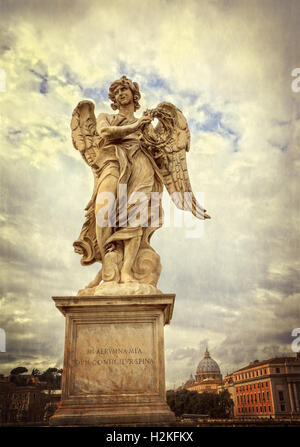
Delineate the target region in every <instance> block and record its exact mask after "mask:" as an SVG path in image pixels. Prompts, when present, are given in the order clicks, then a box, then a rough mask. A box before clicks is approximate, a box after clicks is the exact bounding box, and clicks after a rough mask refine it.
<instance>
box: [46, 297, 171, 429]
mask: <svg viewBox="0 0 300 447" xmlns="http://www.w3.org/2000/svg"><path fill="white" fill-rule="evenodd" d="M53 299H54V301H55V304H56V306H57V307H58V309H59V310H60V311H61V312H62V313H63V314H64V315H65V316H66V339H65V356H64V372H63V380H62V400H61V403H60V404H59V407H58V409H57V411H56V413H55V414H54V416H52V418H51V419H50V425H106V424H112V425H118V424H119V425H126V424H129V425H130V424H147V425H148V424H160V423H161V424H163V423H171V422H174V421H175V416H174V414H173V413H172V412H171V410H170V409H169V407H168V405H167V404H166V397H165V369H164V325H165V324H168V323H169V322H170V320H171V317H172V311H173V306H174V299H175V295H171V294H168V295H166V294H159V295H140V296H139V295H132V296H128V295H127V296H92V297H85V296H82V297H55V298H53Z"/></svg>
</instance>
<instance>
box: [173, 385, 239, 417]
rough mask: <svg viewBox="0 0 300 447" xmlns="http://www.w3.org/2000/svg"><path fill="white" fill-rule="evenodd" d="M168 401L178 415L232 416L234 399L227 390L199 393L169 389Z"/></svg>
mask: <svg viewBox="0 0 300 447" xmlns="http://www.w3.org/2000/svg"><path fill="white" fill-rule="evenodd" d="M167 403H168V405H169V407H170V408H171V410H172V411H174V413H175V415H176V416H181V415H182V414H184V413H187V414H207V415H208V416H209V417H210V418H228V417H230V416H231V413H232V407H233V401H232V399H231V398H230V394H229V392H228V391H227V390H225V391H222V392H221V393H220V394H216V393H207V392H205V393H201V394H199V393H197V391H188V390H180V391H177V392H176V391H167Z"/></svg>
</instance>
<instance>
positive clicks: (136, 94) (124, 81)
mask: <svg viewBox="0 0 300 447" xmlns="http://www.w3.org/2000/svg"><path fill="white" fill-rule="evenodd" d="M120 85H122V86H125V87H128V88H129V89H130V90H131V91H132V96H133V103H134V111H136V110H137V109H139V108H140V107H141V106H140V105H139V99H141V94H140V89H139V84H138V83H137V82H133V81H132V80H131V79H128V78H127V77H126V76H122V77H121V78H120V79H117V80H116V81H114V82H113V83H112V84H111V86H110V87H109V91H108V97H109V99H110V100H111V101H112V104H111V105H110V106H111V108H112V109H113V110H117V109H118V108H119V106H118V104H117V102H116V98H115V90H116V88H117V87H119V86H120Z"/></svg>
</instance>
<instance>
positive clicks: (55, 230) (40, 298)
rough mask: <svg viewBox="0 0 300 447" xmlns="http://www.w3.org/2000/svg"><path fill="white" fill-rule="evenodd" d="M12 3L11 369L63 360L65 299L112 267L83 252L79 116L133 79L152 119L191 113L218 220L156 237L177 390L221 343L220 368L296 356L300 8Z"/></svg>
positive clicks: (5, 160) (7, 271)
mask: <svg viewBox="0 0 300 447" xmlns="http://www.w3.org/2000/svg"><path fill="white" fill-rule="evenodd" d="M0 11H1V19H0V68H1V70H0V104H1V106H0V107H1V115H0V119H1V130H0V132H1V135H0V141H1V143H0V150H1V214H0V224H1V234H0V244H1V245H0V251H1V261H0V262H1V295H0V312H1V315H0V327H1V328H3V329H4V330H5V331H6V336H7V346H6V351H7V352H6V353H0V372H2V373H8V372H9V371H10V369H11V368H12V367H15V366H19V365H24V366H26V367H27V368H28V369H29V370H30V369H31V368H33V367H37V368H40V369H44V368H47V367H49V366H59V367H60V366H61V365H62V359H63V343H64V318H63V316H62V315H61V314H60V313H59V312H58V311H57V309H56V308H55V306H54V303H53V301H52V299H51V297H52V296H64V295H74V294H76V293H77V291H78V289H80V288H82V287H83V286H84V285H86V284H87V283H88V282H89V281H90V280H91V279H92V278H93V276H94V274H95V273H96V271H97V266H90V267H82V266H81V265H80V257H79V256H78V255H76V254H75V253H74V252H73V247H72V243H73V241H74V240H75V239H76V238H77V236H78V234H79V232H80V229H81V225H82V223H83V219H84V207H85V205H86V204H87V202H88V201H89V199H90V195H91V191H92V184H93V182H92V174H91V172H90V171H89V168H88V167H87V166H86V165H85V164H84V163H83V161H82V159H81V158H80V156H79V154H78V153H77V152H76V151H75V150H74V148H73V146H72V143H71V138H70V128H69V123H70V117H71V114H72V110H73V109H74V107H75V106H76V104H77V103H78V102H79V101H80V100H82V99H87V98H89V99H92V100H94V102H95V103H96V112H97V113H99V112H100V111H101V112H109V113H110V112H111V109H110V102H109V100H108V97H107V90H108V87H109V85H110V83H111V82H112V81H114V80H115V79H117V78H119V77H120V76H121V75H124V74H125V75H127V76H128V77H131V78H132V79H133V80H135V81H137V82H138V83H139V85H140V89H141V92H142V100H141V109H140V111H139V112H138V113H137V116H140V115H141V113H142V110H144V109H146V108H153V107H155V106H156V105H157V104H158V103H159V102H161V101H169V102H172V103H173V104H175V105H176V106H177V107H179V108H180V109H181V110H182V111H183V113H184V115H185V116H186V118H187V120H188V123H189V127H190V130H191V150H190V153H189V154H188V165H189V172H190V178H191V182H192V185H193V189H194V191H196V192H199V193H200V192H203V193H204V203H205V208H206V209H207V210H208V213H209V214H210V215H211V216H212V219H211V221H206V222H205V224H204V232H203V235H202V237H198V238H191V237H190V235H189V233H188V231H187V229H186V228H183V227H182V226H181V227H175V226H174V225H173V226H166V227H165V228H163V229H161V230H159V231H157V232H156V233H155V235H154V237H153V246H154V248H155V249H156V250H157V251H158V252H159V254H160V255H161V260H162V265H163V271H162V275H161V278H160V281H159V288H160V289H161V290H162V291H163V292H165V293H170V292H175V293H176V303H175V309H174V314H173V320H172V323H171V325H170V326H168V327H166V329H165V352H166V354H165V355H166V378H167V386H168V387H169V386H173V385H174V384H175V385H179V384H181V383H182V381H184V380H186V379H187V378H188V377H189V375H190V373H195V370H196V367H197V364H198V362H199V361H200V360H201V358H202V357H203V353H204V350H205V347H206V345H208V348H209V350H210V352H211V355H212V357H213V358H214V359H215V360H216V361H217V362H218V363H219V365H220V367H221V371H222V373H223V374H226V373H227V372H231V371H233V370H235V369H237V368H240V367H243V366H245V365H246V364H247V363H248V362H250V361H252V360H254V359H259V360H263V359H266V358H270V357H272V356H274V355H284V354H285V355H294V354H293V352H292V350H291V342H292V340H293V338H292V337H291V332H292V330H293V329H294V328H297V327H300V301H299V297H300V279H299V252H300V250H299V249H300V243H299V241H300V238H299V227H300V222H299V217H300V216H299V210H300V203H299V185H298V182H299V180H298V178H299V171H300V155H299V148H298V147H297V146H299V137H300V92H298V93H297V92H293V90H292V88H291V84H292V81H293V80H294V79H295V78H293V77H292V75H291V73H292V70H293V69H294V68H296V67H299V66H300V59H299V55H300V28H299V14H300V3H299V2H297V1H293V0H287V1H284V2H283V1H276V0H272V1H266V0H262V1H255V0H251V1H248V2H246V1H242V0H235V1H234V0H211V1H209V0H197V1H193V0H180V1H179V0H178V1H176V0H172V1H171V0H170V1H169V0H156V1H155V0H153V1H143V2H140V1H137V0H127V1H126V2H125V1H117V0H109V1H105V0H98V1H89V2H85V1H83V0H82V1H75V0H72V1H69V0H61V1H54V0H51V1H50V0H44V1H34V0H31V1H21V0H19V1H16V0H14V1H11V0H1V1H0ZM296 85H297V84H296ZM299 85H300V82H299ZM165 194H167V193H165ZM165 199H166V198H165ZM178 216H179V217H180V213H179V214H178ZM193 225H194V226H195V225H196V224H195V222H194V223H193ZM197 225H198V227H197V228H198V230H199V233H201V231H202V229H203V225H202V224H201V223H198V224H197Z"/></svg>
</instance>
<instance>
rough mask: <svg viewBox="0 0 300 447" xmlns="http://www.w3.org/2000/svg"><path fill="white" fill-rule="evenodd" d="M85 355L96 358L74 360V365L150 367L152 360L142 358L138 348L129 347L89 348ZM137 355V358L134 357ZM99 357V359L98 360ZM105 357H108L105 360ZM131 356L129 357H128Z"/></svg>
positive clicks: (140, 350)
mask: <svg viewBox="0 0 300 447" xmlns="http://www.w3.org/2000/svg"><path fill="white" fill-rule="evenodd" d="M86 355H87V356H88V355H90V356H93V357H95V356H97V358H94V359H93V360H91V359H89V358H85V359H75V364H76V365H82V366H87V367H88V366H97V365H98V366H102V365H152V364H153V359H152V358H149V357H148V358H147V357H142V355H143V351H142V349H141V348H139V347H129V348H115V347H107V348H97V347H91V348H89V349H88V350H87V352H86ZM119 355H122V356H123V355H125V356H126V357H125V358H123V357H121V358H119V357H117V356H119ZM136 355H138V357H135V356H136ZM98 356H99V358H98ZM106 356H109V357H108V358H106ZM129 356H131V357H129Z"/></svg>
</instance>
